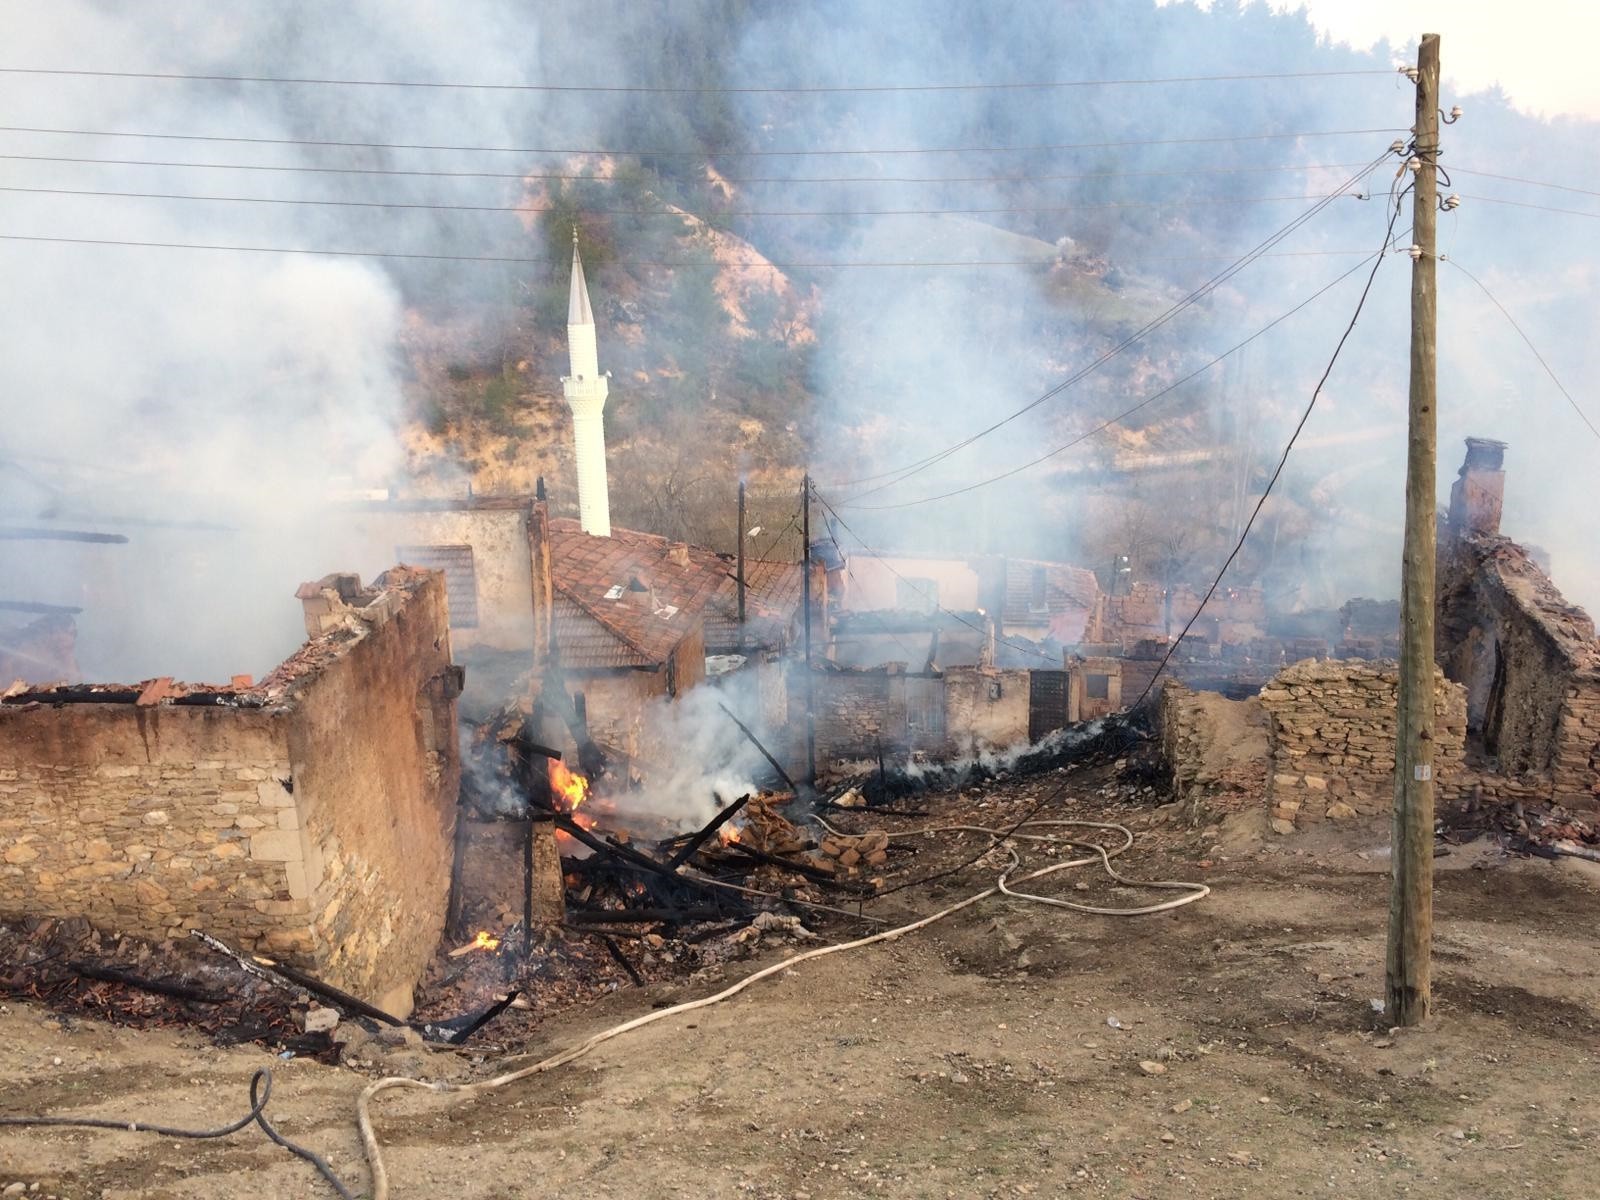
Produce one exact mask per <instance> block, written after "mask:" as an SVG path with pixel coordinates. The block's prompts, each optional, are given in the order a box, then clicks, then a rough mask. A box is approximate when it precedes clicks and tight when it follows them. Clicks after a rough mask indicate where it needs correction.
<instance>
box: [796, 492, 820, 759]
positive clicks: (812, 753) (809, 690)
mask: <svg viewBox="0 0 1600 1200" xmlns="http://www.w3.org/2000/svg"><path fill="white" fill-rule="evenodd" d="M801 486H802V491H801V494H800V540H801V541H802V542H803V543H804V550H803V551H802V557H801V566H800V603H801V604H802V605H803V606H804V609H805V631H806V633H805V637H806V661H805V672H806V785H807V786H808V787H809V786H810V785H812V784H814V783H816V782H817V713H816V685H815V680H813V679H812V676H811V472H810V471H809V470H808V471H807V472H806V475H805V481H804V483H803V484H802V485H801Z"/></svg>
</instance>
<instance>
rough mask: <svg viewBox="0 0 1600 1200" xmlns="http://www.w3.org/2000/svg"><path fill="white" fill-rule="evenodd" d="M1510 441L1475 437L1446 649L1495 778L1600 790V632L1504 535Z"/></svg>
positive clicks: (1444, 588)
mask: <svg viewBox="0 0 1600 1200" xmlns="http://www.w3.org/2000/svg"><path fill="white" fill-rule="evenodd" d="M1505 449H1506V447H1505V446H1504V444H1502V443H1500V442H1492V441H1489V440H1487V439H1483V438H1468V439H1467V456H1466V460H1465V461H1464V462H1463V464H1462V466H1461V471H1460V474H1459V477H1458V478H1457V480H1456V482H1455V484H1454V486H1453V488H1452V490H1451V495H1450V508H1449V513H1448V516H1447V518H1446V521H1445V525H1444V530H1443V536H1442V537H1441V540H1440V553H1439V591H1438V595H1439V600H1438V607H1439V620H1438V631H1439V648H1440V653H1439V660H1440V663H1441V664H1442V665H1443V666H1444V669H1445V673H1446V674H1448V675H1449V676H1450V678H1452V679H1454V680H1457V681H1459V682H1460V683H1462V684H1463V685H1464V686H1465V688H1466V693H1467V715H1468V722H1469V725H1470V728H1471V730H1472V732H1473V734H1474V735H1475V737H1476V739H1477V743H1478V745H1479V747H1481V750H1482V752H1483V754H1484V755H1485V757H1486V758H1487V759H1488V760H1489V762H1490V763H1491V764H1492V765H1493V767H1494V768H1495V774H1494V775H1492V776H1489V777H1487V778H1486V780H1485V786H1486V787H1487V788H1490V789H1493V788H1495V787H1502V789H1503V790H1505V791H1506V792H1507V794H1516V795H1519V796H1537V797H1540V798H1543V799H1549V800H1558V801H1561V802H1564V803H1567V804H1572V803H1574V802H1585V801H1586V802H1588V803H1591V804H1592V803H1593V802H1594V799H1595V797H1596V796H1600V642H1596V640H1595V628H1594V622H1593V621H1591V620H1590V619H1589V615H1588V614H1587V613H1585V612H1584V611H1583V609H1581V608H1579V607H1577V606H1576V605H1573V604H1569V603H1568V602H1567V601H1566V599H1565V598H1564V597H1563V596H1562V595H1561V592H1560V591H1559V590H1558V589H1557V588H1556V586H1555V585H1554V584H1553V583H1552V582H1551V581H1550V578H1549V576H1548V575H1546V574H1545V572H1544V570H1543V569H1542V568H1541V567H1540V566H1539V564H1538V563H1537V562H1535V561H1534V557H1533V555H1532V554H1530V553H1529V552H1528V551H1527V550H1526V549H1524V548H1523V547H1522V546H1519V545H1517V544H1516V543H1515V542H1513V541H1511V539H1509V538H1507V537H1504V536H1502V535H1501V534H1500V513H1501V506H1502V493H1503V490H1504V486H1505V472H1504V470H1502V469H1501V468H1502V464H1503V461H1504V454H1505Z"/></svg>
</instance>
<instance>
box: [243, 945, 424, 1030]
mask: <svg viewBox="0 0 1600 1200" xmlns="http://www.w3.org/2000/svg"><path fill="white" fill-rule="evenodd" d="M253 960H254V961H255V963H256V964H257V965H258V966H261V967H264V968H266V969H267V970H268V971H271V972H273V973H275V974H277V975H281V976H283V977H284V978H285V979H287V980H288V981H289V982H290V983H292V984H294V985H296V986H297V987H303V988H305V990H306V991H308V992H310V993H311V994H312V995H313V996H320V997H322V999H324V1000H326V1001H327V1002H328V1003H329V1004H332V1005H333V1006H334V1007H335V1008H341V1009H344V1010H345V1011H346V1012H353V1013H358V1014H359V1015H361V1016H363V1017H369V1018H371V1019H372V1020H374V1021H381V1022H383V1023H384V1024H385V1025H404V1024H405V1022H404V1021H402V1020H401V1019H400V1018H399V1017H397V1016H394V1015H393V1014H392V1013H386V1012H384V1011H383V1009H381V1008H378V1007H376V1006H375V1005H372V1004H368V1003H367V1002H366V1001H365V1000H362V999H360V998H359V997H357V996H352V995H351V994H350V993H349V992H346V991H342V990H341V989H339V988H336V987H334V986H333V985H332V984H331V983H323V982H322V980H320V979H318V978H317V977H316V976H314V975H307V974H306V973H305V972H304V971H301V970H297V969H296V968H294V967H289V966H285V965H284V964H283V963H281V962H278V961H276V960H275V959H271V958H264V957H262V956H261V955H259V954H257V955H254V956H253Z"/></svg>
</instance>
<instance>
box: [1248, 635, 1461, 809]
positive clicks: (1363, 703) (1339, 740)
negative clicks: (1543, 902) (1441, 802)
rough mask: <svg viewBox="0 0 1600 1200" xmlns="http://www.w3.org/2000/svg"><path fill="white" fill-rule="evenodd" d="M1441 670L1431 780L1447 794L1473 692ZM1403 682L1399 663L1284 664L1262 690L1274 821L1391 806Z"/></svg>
mask: <svg viewBox="0 0 1600 1200" xmlns="http://www.w3.org/2000/svg"><path fill="white" fill-rule="evenodd" d="M1434 676H1435V685H1434V686H1435V707H1434V716H1435V721H1436V726H1435V738H1436V740H1435V742H1434V779H1435V786H1436V787H1437V788H1438V789H1439V791H1440V794H1441V795H1445V796H1448V795H1449V794H1450V793H1451V791H1452V789H1454V788H1457V787H1459V786H1460V785H1461V783H1462V771H1463V756H1464V753H1465V742H1466V731H1467V711H1466V697H1465V693H1464V691H1463V689H1462V688H1461V687H1460V685H1459V684H1454V683H1451V682H1449V681H1448V680H1446V679H1445V678H1444V675H1443V673H1442V672H1440V671H1438V670H1437V669H1435V672H1434ZM1398 690H1399V668H1398V666H1397V665H1396V664H1395V663H1393V662H1365V661H1318V660H1316V659H1308V660H1306V661H1304V662H1299V663H1296V664H1295V665H1294V666H1292V667H1288V668H1286V669H1285V670H1283V671H1280V672H1279V673H1278V675H1277V676H1276V677H1274V679H1273V680H1272V682H1271V683H1270V684H1269V685H1268V686H1267V687H1264V688H1262V689H1261V696H1260V702H1261V705H1262V707H1263V708H1264V709H1265V710H1266V713H1267V717H1268V722H1269V724H1268V743H1269V748H1270V754H1271V772H1270V775H1269V778H1268V791H1267V794H1268V799H1269V800H1270V801H1271V802H1272V805H1273V819H1274V822H1276V824H1275V826H1274V828H1277V829H1278V830H1279V832H1288V831H1289V830H1290V829H1291V828H1292V827H1293V826H1294V824H1295V823H1296V822H1302V821H1320V820H1322V819H1323V818H1324V817H1334V818H1338V817H1352V816H1355V815H1357V814H1368V813H1378V812H1386V811H1388V810H1389V809H1390V807H1392V805H1393V803H1394V762H1395V724H1396V712H1397V697H1398Z"/></svg>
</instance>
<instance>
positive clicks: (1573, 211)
mask: <svg viewBox="0 0 1600 1200" xmlns="http://www.w3.org/2000/svg"><path fill="white" fill-rule="evenodd" d="M1461 198H1462V199H1463V200H1478V201H1481V202H1482V203H1484V204H1506V205H1510V206H1511V207H1512V208H1532V209H1537V210H1538V211H1539V212H1548V213H1562V214H1564V215H1565V216H1569V217H1589V218H1591V219H1593V218H1595V217H1600V213H1595V212H1584V211H1583V210H1582V209H1577V208H1552V207H1551V206H1550V205H1548V204H1530V203H1529V202H1528V201H1526V200H1502V199H1500V197H1498V196H1469V195H1467V194H1466V193H1465V192H1463V193H1461Z"/></svg>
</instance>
